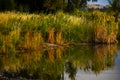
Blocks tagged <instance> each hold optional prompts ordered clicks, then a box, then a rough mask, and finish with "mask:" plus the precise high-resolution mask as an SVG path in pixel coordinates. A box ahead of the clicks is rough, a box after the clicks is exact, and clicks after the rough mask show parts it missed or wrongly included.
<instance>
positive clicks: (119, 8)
mask: <svg viewBox="0 0 120 80" xmlns="http://www.w3.org/2000/svg"><path fill="white" fill-rule="evenodd" d="M108 2H109V4H110V9H111V10H112V11H114V12H115V15H114V16H115V22H118V17H119V14H120V0H108Z"/></svg>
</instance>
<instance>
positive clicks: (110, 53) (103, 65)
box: [92, 45, 116, 74]
mask: <svg viewBox="0 0 120 80" xmlns="http://www.w3.org/2000/svg"><path fill="white" fill-rule="evenodd" d="M115 51H116V46H114V45H97V46H95V53H94V56H93V57H94V58H93V59H92V70H93V71H94V72H95V73H96V74H97V73H99V72H100V71H101V70H105V69H107V68H109V67H112V66H113V65H114V54H115Z"/></svg>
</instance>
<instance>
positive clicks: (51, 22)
mask: <svg viewBox="0 0 120 80" xmlns="http://www.w3.org/2000/svg"><path fill="white" fill-rule="evenodd" d="M78 14H80V15H70V14H66V13H63V12H58V13H56V14H55V15H53V14H48V15H45V14H42V13H40V14H28V13H19V12H4V13H0V35H1V38H0V49H1V52H3V53H5V52H6V50H7V47H9V46H10V47H11V48H13V49H14V50H13V51H15V50H16V49H18V50H19V49H25V50H26V49H30V50H31V49H33V50H36V49H40V48H41V43H44V42H49V43H54V44H58V45H64V44H69V43H101V44H103V43H104V44H111V43H117V42H118V40H117V38H118V37H119V28H118V27H119V26H118V25H117V23H115V22H114V17H113V16H112V15H108V14H107V13H103V12H99V11H93V12H83V13H78ZM119 24H120V21H119Z"/></svg>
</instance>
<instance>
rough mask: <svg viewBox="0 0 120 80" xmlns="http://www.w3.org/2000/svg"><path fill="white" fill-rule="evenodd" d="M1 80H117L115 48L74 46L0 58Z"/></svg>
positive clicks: (119, 62) (119, 59) (119, 58)
mask: <svg viewBox="0 0 120 80" xmlns="http://www.w3.org/2000/svg"><path fill="white" fill-rule="evenodd" d="M0 80H120V50H119V47H118V46H116V45H109V46H107V45H97V46H77V47H70V48H57V49H49V50H39V51H32V52H17V53H8V54H5V55H0Z"/></svg>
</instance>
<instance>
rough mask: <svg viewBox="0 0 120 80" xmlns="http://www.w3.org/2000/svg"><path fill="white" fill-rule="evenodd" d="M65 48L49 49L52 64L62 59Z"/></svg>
mask: <svg viewBox="0 0 120 80" xmlns="http://www.w3.org/2000/svg"><path fill="white" fill-rule="evenodd" d="M63 50H64V49H63V48H56V49H49V50H48V59H49V61H50V62H54V61H55V59H61V58H62V53H63Z"/></svg>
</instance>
